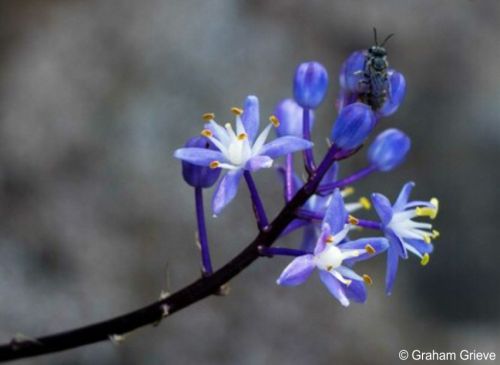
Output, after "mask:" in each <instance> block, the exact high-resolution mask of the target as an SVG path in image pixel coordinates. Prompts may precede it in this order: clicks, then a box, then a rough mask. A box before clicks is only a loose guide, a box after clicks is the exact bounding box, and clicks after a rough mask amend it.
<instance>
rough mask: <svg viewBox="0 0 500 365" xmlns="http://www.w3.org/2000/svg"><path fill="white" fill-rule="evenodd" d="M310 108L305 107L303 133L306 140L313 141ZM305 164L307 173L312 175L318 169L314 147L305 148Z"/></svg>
mask: <svg viewBox="0 0 500 365" xmlns="http://www.w3.org/2000/svg"><path fill="white" fill-rule="evenodd" d="M309 110H310V109H309V108H304V109H303V111H302V134H303V136H304V139H305V140H308V141H311V126H310V123H311V121H310V120H309V115H310V114H311V113H310V112H309ZM304 165H305V168H306V171H307V173H308V174H309V176H311V175H312V174H313V173H314V170H316V164H315V163H314V154H313V149H312V148H308V149H306V150H304Z"/></svg>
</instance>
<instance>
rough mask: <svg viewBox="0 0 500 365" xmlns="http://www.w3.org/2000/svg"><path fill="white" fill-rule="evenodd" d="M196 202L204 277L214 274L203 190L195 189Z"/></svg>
mask: <svg viewBox="0 0 500 365" xmlns="http://www.w3.org/2000/svg"><path fill="white" fill-rule="evenodd" d="M194 201H195V205H196V221H197V224H198V239H199V240H200V249H201V264H202V269H203V275H210V274H212V271H213V269H212V261H211V260H210V249H209V247H208V237H207V228H206V226H205V212H204V210H203V189H202V188H200V187H196V188H194Z"/></svg>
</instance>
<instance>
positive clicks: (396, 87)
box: [377, 70, 406, 117]
mask: <svg viewBox="0 0 500 365" xmlns="http://www.w3.org/2000/svg"><path fill="white" fill-rule="evenodd" d="M388 77H389V83H390V91H389V96H388V97H387V101H386V102H385V103H384V105H383V106H382V108H380V110H378V111H377V115H378V116H381V117H388V116H389V115H391V114H394V113H395V112H396V110H398V108H399V106H400V105H401V103H402V102H403V99H404V97H405V94H406V81H405V78H404V76H403V75H402V74H401V73H399V72H397V71H394V70H390V71H389V72H388Z"/></svg>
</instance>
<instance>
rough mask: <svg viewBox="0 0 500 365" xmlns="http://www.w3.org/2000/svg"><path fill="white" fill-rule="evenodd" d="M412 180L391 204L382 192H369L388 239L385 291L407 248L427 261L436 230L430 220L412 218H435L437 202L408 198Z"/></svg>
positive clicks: (406, 254)
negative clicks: (419, 220) (422, 220)
mask: <svg viewBox="0 0 500 365" xmlns="http://www.w3.org/2000/svg"><path fill="white" fill-rule="evenodd" d="M414 186H415V183H413V182H408V183H406V184H405V185H404V186H403V189H401V192H400V193H399V196H398V198H397V199H396V202H395V203H394V205H392V206H391V203H390V201H389V199H387V198H386V197H385V196H384V195H382V194H378V193H374V194H373V195H372V202H373V206H374V207H375V210H376V212H377V214H378V215H379V217H380V220H381V223H382V230H383V231H384V234H385V236H386V237H387V238H388V240H389V249H388V250H387V273H386V281H385V285H386V293H387V294H390V293H391V291H392V287H393V285H394V279H395V278H396V272H397V270H398V261H399V258H400V257H401V258H404V259H406V258H408V251H410V252H411V253H413V254H415V255H416V256H418V257H419V258H420V260H421V261H420V262H421V264H422V265H426V264H427V263H428V262H429V254H430V253H431V252H432V250H433V246H432V243H431V241H432V239H434V238H437V237H438V236H439V232H438V231H437V230H435V229H432V224H430V223H427V222H418V221H414V220H413V218H416V217H429V218H431V219H434V218H436V216H437V213H438V209H439V202H438V200H437V199H436V198H432V199H431V200H430V201H428V202H427V201H410V202H408V198H409V196H410V193H411V191H412V189H413V187H414Z"/></svg>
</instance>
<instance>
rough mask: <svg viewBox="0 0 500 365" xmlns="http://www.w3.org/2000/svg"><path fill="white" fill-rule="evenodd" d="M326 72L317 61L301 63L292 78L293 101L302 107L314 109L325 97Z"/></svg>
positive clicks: (326, 85)
mask: <svg viewBox="0 0 500 365" xmlns="http://www.w3.org/2000/svg"><path fill="white" fill-rule="evenodd" d="M327 87H328V73H327V72H326V69H325V68H324V67H323V65H321V64H320V63H318V62H305V63H301V64H300V65H299V66H298V67H297V70H296V71H295V77H294V79H293V95H294V98H295V101H296V102H297V103H298V104H299V105H300V106H301V107H303V108H312V109H315V108H317V107H318V106H319V104H321V102H322V101H323V99H324V98H325V95H326V91H327Z"/></svg>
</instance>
